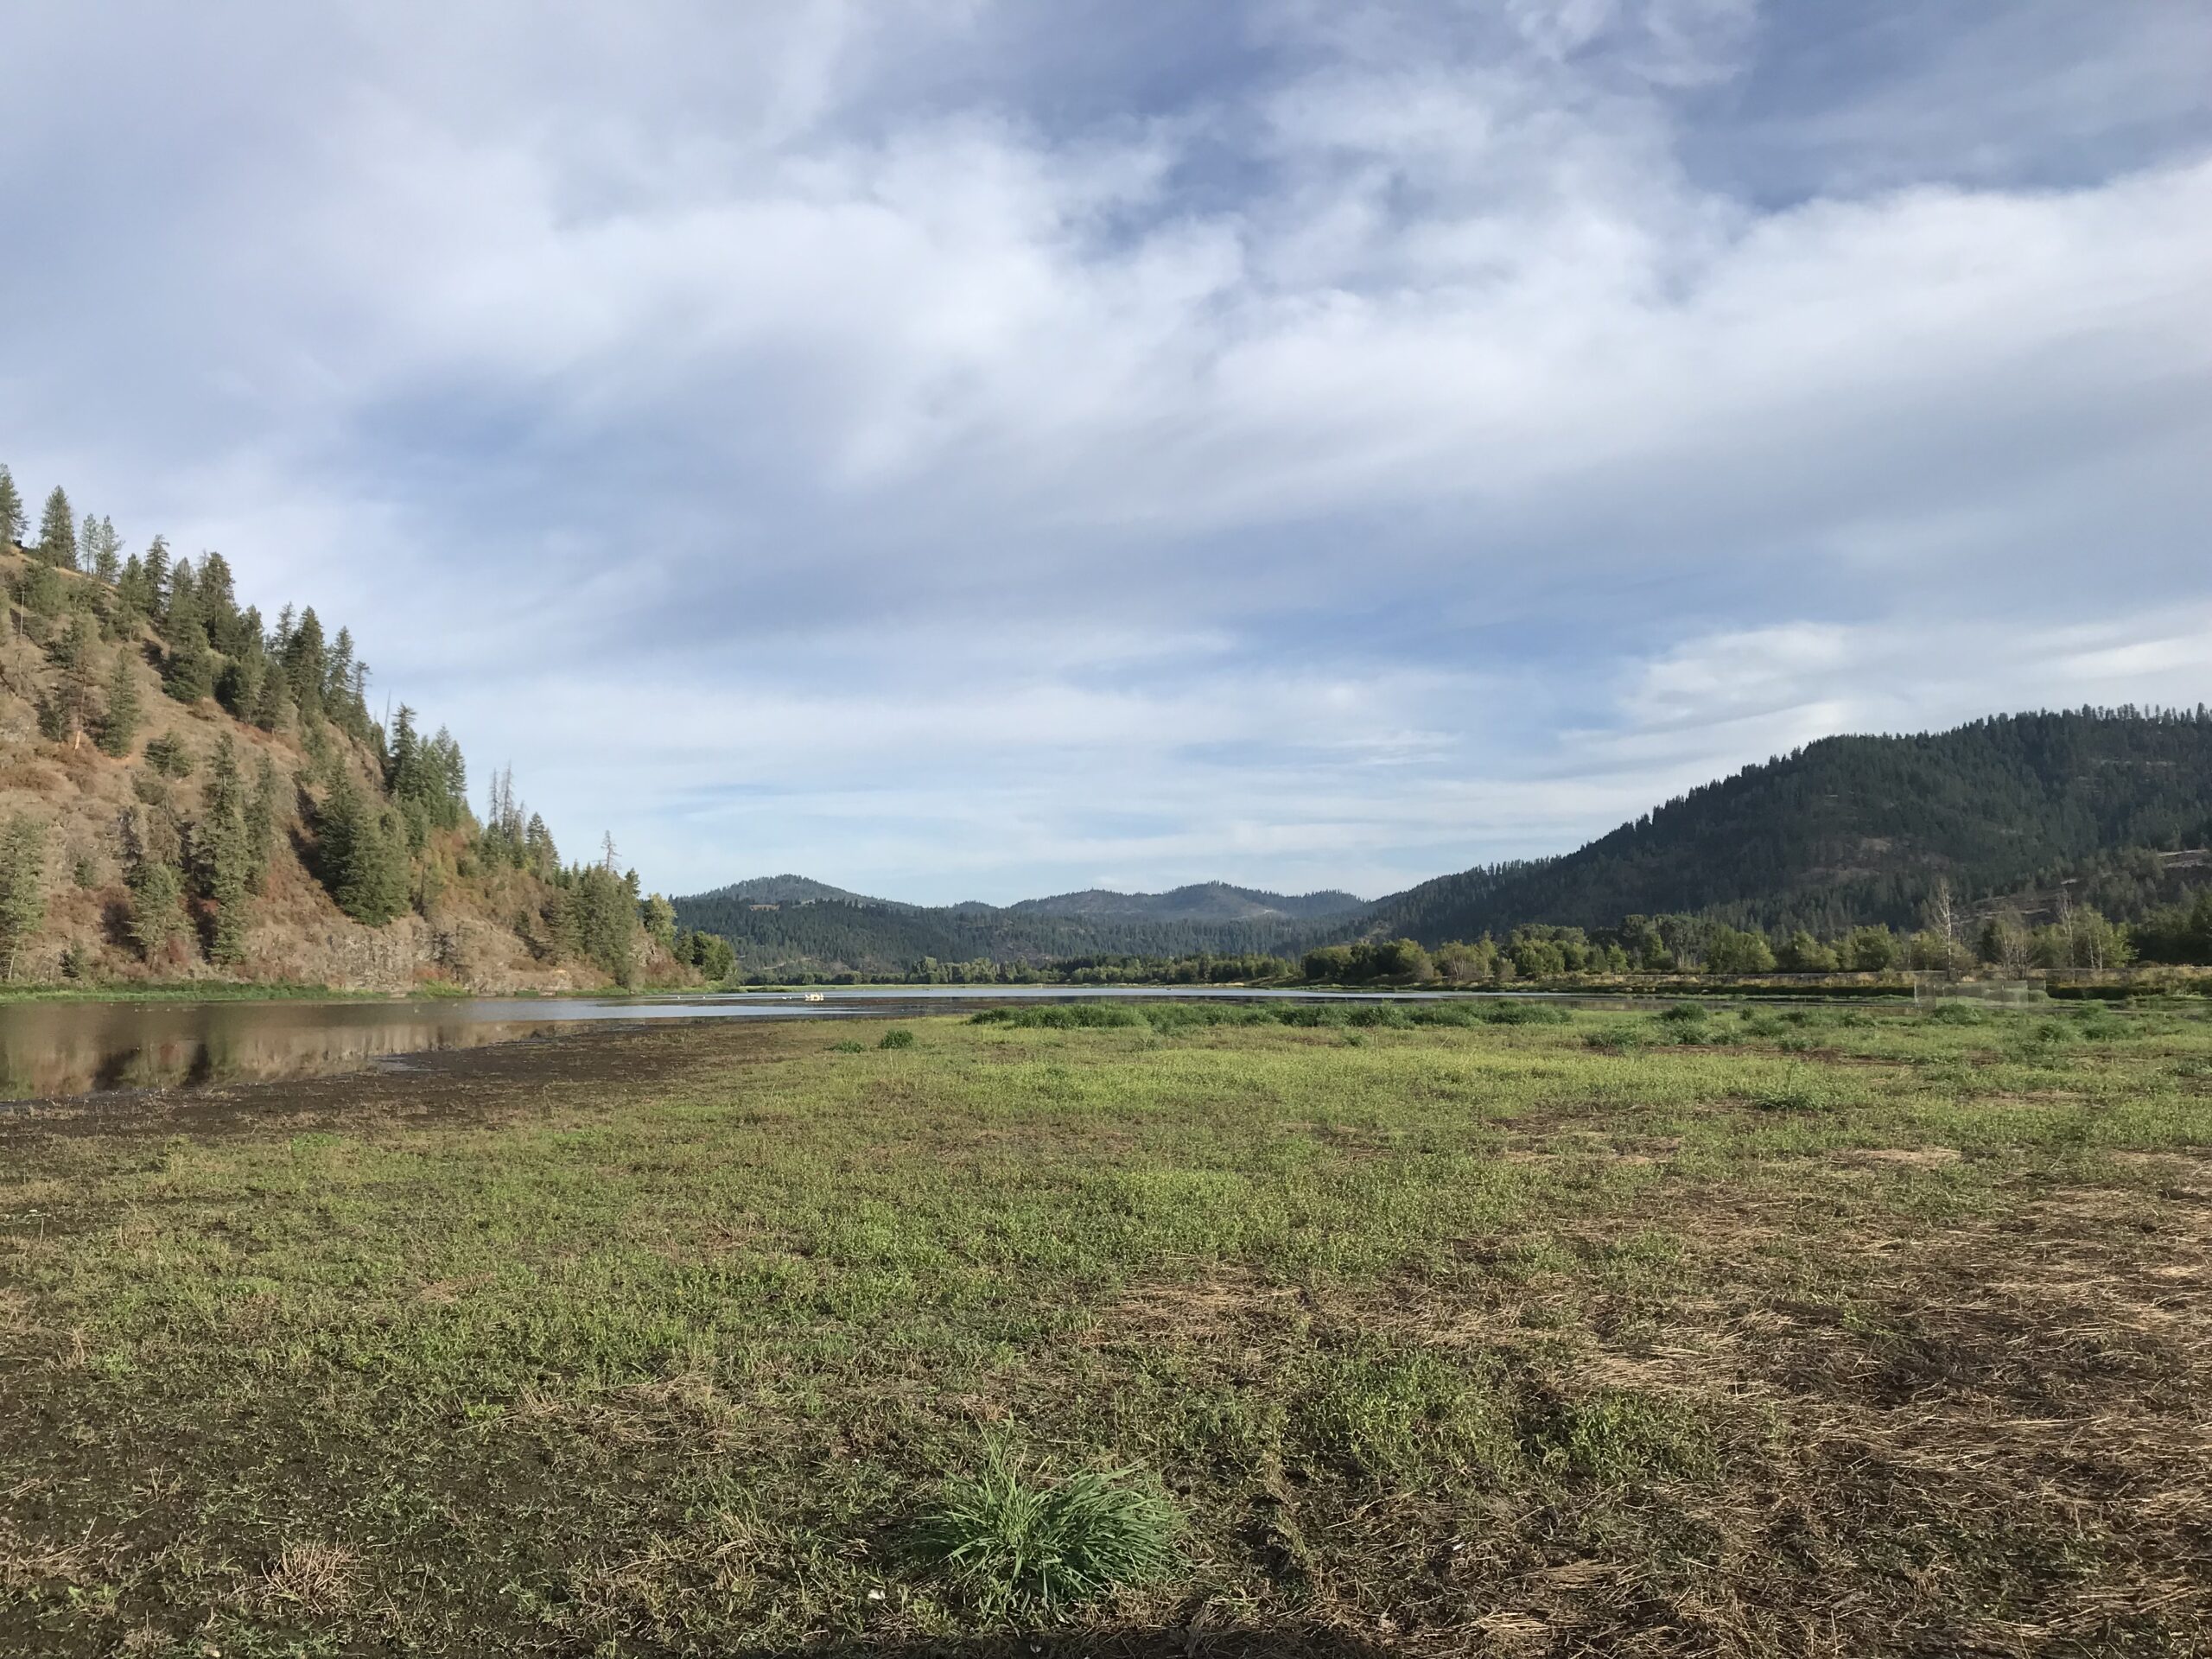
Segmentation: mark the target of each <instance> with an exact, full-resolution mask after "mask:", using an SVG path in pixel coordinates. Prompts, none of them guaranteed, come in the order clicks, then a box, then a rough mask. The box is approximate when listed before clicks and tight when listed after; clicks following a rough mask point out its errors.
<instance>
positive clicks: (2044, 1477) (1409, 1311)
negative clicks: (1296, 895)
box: [0, 1009, 2212, 1656]
mask: <svg viewBox="0 0 2212 1659" xmlns="http://www.w3.org/2000/svg"><path fill="white" fill-rule="evenodd" d="M1379 1017H1380V1018H1383V1019H1384V1020H1388V1019H1389V1018H1391V1017H1392V1016H1389V1015H1383V1016H1379ZM908 1028H909V1029H911V1030H912V1032H913V1033H914V1034H915V1041H914V1042H913V1044H912V1046H908V1047H904V1048H884V1047H880V1046H875V1044H874V1036H875V1033H867V1032H866V1028H865V1027H862V1028H859V1030H858V1031H855V1028H852V1027H847V1028H845V1031H844V1032H843V1033H842V1034H841V1033H837V1032H833V1031H829V1030H825V1029H824V1028H823V1027H818V1026H804V1025H796V1026H786V1027H779V1028H776V1029H772V1030H763V1029H760V1028H758V1027H753V1028H747V1029H737V1028H733V1027H690V1028H684V1029H677V1030H667V1029H664V1030H658V1031H648V1032H632V1033H603V1034H600V1035H595V1036H585V1037H581V1038H576V1039H563V1041H562V1042H559V1043H555V1044H551V1045H546V1046H542V1047H537V1048H518V1049H512V1050H495V1051H486V1053H485V1054H481V1055H477V1056H468V1057H460V1058H456V1059H454V1061H452V1062H451V1063H450V1064H451V1065H453V1066H454V1067H457V1068H459V1070H456V1071H451V1072H449V1073H442V1074H441V1073H434V1074H430V1075H429V1076H427V1077H425V1076H418V1077H414V1078H411V1079H393V1078H389V1077H385V1078H362V1079H353V1080H347V1081H336V1082H331V1081H326V1082H324V1083H321V1084H313V1085H289V1086H283V1087H271V1088H269V1089H265V1090H240V1091H238V1093H236V1094H235V1095H233V1096H226V1097H220V1098H218V1099H216V1100H214V1101H213V1102H212V1103H204V1104H200V1105H179V1104H176V1103H170V1104H168V1105H166V1106H164V1105H162V1104H161V1103H148V1104H145V1105H143V1106H137V1107H129V1108H123V1109H115V1108H110V1109H105V1110H103V1111H99V1112H97V1113H81V1114H79V1113H68V1112H56V1113H48V1114H45V1115H41V1116H35V1117H31V1118H27V1119H19V1120H16V1121H15V1122H12V1123H10V1124H8V1125H6V1126H5V1127H0V1651H4V1652H7V1653H11V1654H12V1653H26V1654H28V1653H40V1654H56V1655H79V1654H81V1655H88V1656H89V1655H107V1654H137V1655H173V1656H187V1655H207V1654H219V1655H222V1656H248V1655H263V1656H274V1655H302V1656H310V1655H340V1654H367V1653H400V1652H418V1653H429V1654H461V1653H470V1654H474V1653H495V1652H496V1653H520V1654H548V1655H554V1654H558V1655H580V1656H581V1655H606V1656H616V1655H620V1656H648V1655H664V1654H720V1655H728V1654H747V1653H770V1652H785V1651H791V1650H793V1649H799V1648H801V1647H804V1646H806V1645H808V1644H810V1643H818V1644H820V1645H821V1647H822V1648H823V1649H825V1650H828V1651H833V1652H840V1653H849V1654H858V1653H899V1654H919V1653H923V1652H935V1651H945V1652H955V1653H963V1654H982V1653H988V1652H996V1651H1001V1650H1002V1645H1003V1644H1005V1643H1006V1642H1007V1637H1008V1636H1009V1633H1011V1632H1015V1631H1020V1632H1022V1633H1021V1634H1020V1635H1019V1636H1018V1637H1014V1639H1013V1640H1012V1643H1011V1644H1010V1645H1003V1650H1005V1651H1008V1652H1013V1653H1022V1654H1027V1653H1031V1652H1063V1651H1065V1652H1077V1651H1080V1652H1084V1653H1096V1652H1110V1651H1122V1650H1125V1651H1130V1652H1147V1653H1149V1652H1163V1651H1164V1652H1173V1653H1229V1652H1237V1653H1259V1652H1268V1653H1314V1654H1329V1655H1337V1656H1343V1655H1352V1654H1368V1653H1401V1652H1402V1653H1414V1654H1438V1655H1442V1654H1454V1655H1457V1654H1467V1653H1498V1654H1508V1655H1524V1654H1525V1655H1546V1654H1558V1655H1567V1654H1580V1653H1605V1654H1611V1655H1636V1654H1725V1655H1762V1654H1825V1655H1837V1656H1844V1655H1852V1656H1858V1655H1868V1654H1899V1653H1905V1654H1930V1655H1933V1654H1952V1653H1961V1652H1974V1653H1990V1654H2022V1655H2026V1654H2037V1655H2044V1654H2103V1653H2111V1654H2129V1655H2162V1654H2170V1655H2183V1654H2202V1653H2204V1652H2206V1651H2209V1650H2212V1480H2209V1479H2208V1477H2209V1476H2212V1441H2208V1433H2207V1418H2208V1413H2212V1024H2208V1023H2207V1022H2206V1020H2204V1019H2203V1018H2202V1016H2201V1015H2200V1014H2196V1013H2194V1012H2189V1011H2167V1010H2159V1009H2133V1010H2127V1011H2122V1012H2106V1011H2101V1010H2085V1011H2079V1012H2060V1013H2011V1012H2006V1013H1993V1014H1979V1013H1972V1012H1970V1013H1967V1014H1945V1015H1943V1016H1941V1017H1935V1018H1931V1017H1929V1016H1927V1015H1923V1014H1915V1013H1912V1012H1910V1011H1895V1012H1880V1013H1869V1012H1859V1011H1852V1010H1841V1009H1821V1010H1813V1011H1807V1012H1802V1013H1792V1012H1781V1011H1777V1010H1772V1009H1769V1010H1763V1011H1760V1012H1758V1013H1755V1014H1749V1015H1744V1014H1715V1015H1710V1016H1706V1017H1702V1018H1700V1017H1698V1016H1694V1015H1692V1016H1687V1017H1676V1018H1671V1019H1661V1018H1658V1017H1656V1016H1653V1015H1649V1014H1626V1013H1623V1014H1577V1015H1575V1016H1573V1018H1572V1019H1570V1020H1566V1021H1564V1022H1560V1023H1522V1024H1495V1023H1472V1024H1467V1025H1464V1026H1462V1025H1432V1026H1418V1027H1416V1026H1403V1027H1400V1026H1393V1025H1390V1024H1388V1023H1383V1024H1377V1025H1373V1026H1368V1027H1359V1026H1353V1025H1349V1024H1345V1025H1334V1026H1332V1025H1319V1026H1293V1025H1285V1024H1281V1023H1279V1022H1276V1021H1274V1020H1255V1021H1253V1022H1250V1023H1236V1022H1230V1023H1205V1022H1203V1021H1202V1020H1200V1018H1199V1017H1198V1016H1196V1015H1192V1016H1190V1017H1187V1018H1186V1017H1182V1016H1177V1015H1174V1014H1160V1015H1158V1016H1156V1017H1155V1018H1154V1019H1153V1020H1148V1021H1147V1022H1146V1023H1143V1024H1139V1025H1129V1026H1118V1027H1080V1026H1072V1025H1071V1026H1065V1027H1053V1026H1050V1025H1043V1026H1035V1025H1025V1024H1022V1023H1019V1022H1005V1021H1001V1022H995V1023H980V1024H978V1023H963V1022H956V1021H954V1020H924V1021H917V1022H913V1023H912V1025H911V1026H910V1027H908ZM862 1033H865V1034H867V1035H868V1037H869V1039H870V1041H869V1043H868V1046H864V1047H861V1049H860V1050H859V1051H858V1052H850V1051H849V1050H848V1049H847V1048H846V1045H847V1043H849V1041H850V1039H851V1038H852V1037H853V1036H855V1035H858V1034H862ZM487 1056H488V1057H489V1058H487ZM579 1057H582V1058H579ZM586 1062H589V1063H586ZM441 1077H443V1079H444V1080H443V1081H442V1082H441V1080H440V1079H441ZM1093 1477H1096V1478H1093ZM1037 1540H1044V1541H1046V1542H1047V1543H1048V1544H1050V1545H1051V1548H1052V1549H1053V1550H1057V1551H1058V1552H1060V1553H1059V1554H1057V1555H1055V1557H1054V1563H1055V1564H1054V1565H1052V1567H1051V1569H1050V1570H1049V1571H1047V1570H1046V1568H1044V1567H1040V1566H1039V1564H1038V1562H1037V1560H1036V1558H1035V1555H1034V1552H1033V1541H1037ZM1025 1552H1028V1553H1027V1554H1025ZM1024 1562H1026V1563H1027V1565H1026V1566H1025V1565H1023V1563H1024Z"/></svg>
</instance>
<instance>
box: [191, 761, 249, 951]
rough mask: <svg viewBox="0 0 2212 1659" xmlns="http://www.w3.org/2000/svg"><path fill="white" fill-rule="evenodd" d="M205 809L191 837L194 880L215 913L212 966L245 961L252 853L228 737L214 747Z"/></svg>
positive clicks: (240, 783)
mask: <svg viewBox="0 0 2212 1659" xmlns="http://www.w3.org/2000/svg"><path fill="white" fill-rule="evenodd" d="M202 799H203V802H204V807H203V810H202V811H201V813H200V822H199V823H198V824H197V825H196V826H194V831H193V836H192V849H193V864H194V869H193V874H194V883H195V885H196V886H197V887H198V889H199V893H200V897H201V898H203V899H207V900H208V901H209V902H210V903H211V904H213V906H214V907H215V909H214V921H213V928H212V930H211V932H210V936H209V938H208V941H207V957H208V960H209V961H211V962H219V963H237V962H240V961H243V960H244V959H245V932H246V925H247V923H248V922H249V920H250V919H251V918H250V917H249V916H248V915H247V913H246V911H247V906H246V888H247V885H248V882H249V881H250V880H251V874H252V851H251V845H250V838H249V834H248V829H247V825H246V800H245V781H244V779H241V778H240V777H239V776H238V749H237V747H236V745H235V744H234V743H233V742H232V740H231V734H229V733H228V732H226V733H224V734H223V735H222V737H221V738H220V739H219V741H217V743H216V745H215V753H214V758H213V760H211V761H210V762H209V764H208V768H207V789H206V791H205V792H204V794H203V797H202Z"/></svg>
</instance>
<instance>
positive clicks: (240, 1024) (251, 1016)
mask: <svg viewBox="0 0 2212 1659" xmlns="http://www.w3.org/2000/svg"><path fill="white" fill-rule="evenodd" d="M1424 995H1433V993H1423V992H1406V993H1357V992H1313V991H1243V990H1224V989H1219V988H1214V987H1211V986H1158V987H1144V988H1129V989H1119V988H1087V987H1068V986H1059V985H1033V986H1031V985H1015V986H992V987H980V986H978V987H970V986H964V985H916V986H908V987H894V988H860V987H839V988H829V987H825V988H823V991H822V993H821V995H820V999H819V1000H818V1001H813V1000H809V999H808V998H807V997H806V996H804V995H803V994H798V993H791V994H785V993H779V992H778V993H758V994H754V993H747V994H742V995H721V996H697V997H688V998H677V997H639V998H606V999H591V998H583V997H575V998H565V997H564V998H559V999H546V1000H543V1001H540V1000H537V999H523V998H498V997H485V998H479V999H473V1000H470V1001H448V1000H446V999H443V998H440V999H437V1000H435V1001H407V1002H14V1003H6V1004H0V1100H8V1101H23V1100H51V1099H56V1098H61V1097H65V1096H72V1095H88V1094H104V1093H111V1092H116V1091H120V1090H142V1089H179V1088H198V1087H202V1086H205V1085H207V1084H217V1083H256V1082H272V1081H278V1080H282V1079H284V1078H288V1077H324V1076H328V1075H330V1074H332V1073H335V1072H341V1071H359V1070H360V1069H362V1068H363V1067H365V1066H369V1065H378V1064H379V1063H382V1062H385V1061H388V1060H394V1059H397V1058H400V1057H402V1056H404V1055H410V1054H429V1053H436V1052H441V1051H443V1050H447V1049H459V1048H481V1047H483V1046H486V1045H487V1044H492V1043H509V1042H515V1041H518V1040H519V1039H524V1038H527V1037H537V1036H544V1035H547V1034H549V1033H554V1032H557V1031H559V1030H561V1029H563V1027H575V1026H578V1025H583V1024H592V1023H607V1022H631V1021H640V1020H837V1019H855V1018H864V1017H870V1016H873V1017H876V1018H881V1017H884V1016H887V1015H897V1014H925V1013H942V1012H944V1010H945V1006H946V1005H947V1004H961V1003H969V1004H974V1005H976V1006H982V1005H985V1004H988V1003H993V1002H1007V1001H1030V1000H1038V999H1041V1000H1046V1001H1073V1000H1077V999H1082V1000H1088V999H1090V998H1096V997H1109V998H1145V997H1167V998H1172V999H1175V1000H1179V1001H1187V1000H1190V999H1192V998H1196V997H1217V998H1230V999H1235V998H1247V999H1254V1000H1259V1001H1277V1000H1281V999H1283V998H1285V997H1315V998H1322V999H1325V1000H1331V1001H1378V1000H1388V999H1389V998H1391V997H1393V996H1397V997H1421V996H1424Z"/></svg>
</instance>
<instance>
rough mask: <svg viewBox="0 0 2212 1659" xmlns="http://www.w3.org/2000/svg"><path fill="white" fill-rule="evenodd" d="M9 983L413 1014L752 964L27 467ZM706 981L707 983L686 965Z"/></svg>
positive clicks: (215, 575)
mask: <svg viewBox="0 0 2212 1659" xmlns="http://www.w3.org/2000/svg"><path fill="white" fill-rule="evenodd" d="M0 609H4V610H5V612H6V614H5V616H4V618H0V972H4V974H5V976H7V977H8V978H10V979H13V980H16V981H18V982H21V981H27V980H29V981H37V980H64V981H69V982H76V983H79V984H86V985H98V984H104V983H114V982H133V981H137V982H143V981H148V980H158V981H175V980H184V979H191V980H204V979H224V980H244V981H263V982H269V981H279V982H287V983H301V982H306V983H315V984H323V985H333V986H344V987H352V988H369V987H374V988H382V989H394V990H397V989H404V988H408V987H410V986H413V985H416V984H417V983H420V982H431V983H435V984H442V985H444V986H448V987H453V986H467V987H471V988H479V989H518V988H538V989H561V988H581V987H599V986H604V985H607V984H610V983H619V984H628V983H639V982H660V983H685V982H694V981H696V979H697V977H698V976H699V975H698V973H697V971H696V965H697V964H698V963H700V962H701V961H702V958H703V960H704V962H705V965H707V966H709V967H710V968H712V969H714V970H715V971H716V972H719V971H720V970H721V969H722V968H723V967H726V965H727V963H726V961H725V960H724V959H723V957H722V956H721V954H719V953H718V952H711V951H709V950H707V944H708V942H704V941H698V940H679V939H678V938H677V936H676V933H675V931H674V912H672V911H671V909H670V908H669V906H668V904H667V901H666V900H665V899H652V898H648V897H646V896H645V895H644V894H642V893H640V892H639V885H638V879H637V876H636V874H634V873H633V872H631V873H626V872H623V871H620V870H619V869H617V868H615V866H614V862H613V857H612V849H611V848H610V849H608V853H607V855H605V856H602V857H601V858H600V859H597V860H594V861H592V862H589V863H584V864H568V863H564V862H563V861H562V860H561V858H560V856H559V855H558V853H557V852H556V849H555V847H554V843H553V837H552V835H551V833H550V831H549V830H548V829H547V828H546V826H545V824H544V823H543V821H542V820H541V819H540V818H538V817H537V815H535V814H533V813H530V812H528V811H526V810H525V809H524V807H523V806H522V804H521V803H520V802H519V801H518V799H517V798H516V796H515V792H514V788H513V785H512V779H511V778H505V777H503V778H499V779H493V787H492V790H491V791H490V800H489V810H488V811H487V812H486V817H484V818H483V819H482V820H481V821H479V819H478V818H477V817H476V816H475V814H474V812H473V811H472V810H470V805H469V801H468V789H467V770H466V767H465V766H464V764H463V761H462V759H461V748H460V746H459V745H458V744H457V743H456V742H454V740H453V738H452V737H451V736H450V735H449V734H448V733H446V732H445V731H443V730H442V729H441V730H438V731H436V732H435V733H431V732H426V731H425V730H423V728H421V727H420V726H419V725H418V723H417V722H416V718H415V715H414V711H413V710H411V709H409V708H407V707H406V706H405V705H404V704H402V705H401V706H400V708H399V709H398V711H397V715H395V716H394V717H393V718H392V719H391V722H390V724H389V726H385V725H380V724H378V722H377V721H374V720H372V718H371V717H370V715H369V709H368V698H367V696H366V690H367V685H368V672H369V671H368V668H367V665H366V664H365V663H363V662H362V661H361V659H360V657H359V654H358V652H357V649H356V645H355V642H354V639H353V635H352V634H351V633H350V632H348V631H347V630H346V628H344V627H337V628H329V627H327V626H326V624H325V622H324V620H323V619H321V618H320V617H318V616H317V614H316V613H315V609H314V608H313V607H293V606H290V605H287V606H285V607H283V609H282V610H281V611H280V612H279V613H277V615H276V616H275V617H274V618H273V619H270V618H264V616H263V615H262V613H260V611H259V610H258V609H257V608H256V607H254V606H252V605H251V604H246V603H242V602H241V600H240V597H239V595H238V592H237V590H236V587H235V584H234V582H233V577H232V569H231V566H230V564H229V562H228V561H227V560H226V559H225V558H224V556H222V555H221V554H220V553H213V552H210V553H203V554H201V555H200V556H198V557H197V558H190V557H181V556H174V555H172V554H171V552H170V550H169V549H168V544H167V543H165V542H164V541H163V540H162V537H158V536H156V537H153V538H152V539H151V540H150V541H149V543H147V544H146V545H145V547H144V548H143V550H139V551H128V552H126V550H125V548H124V542H123V538H122V537H121V536H120V535H119V534H118V532H117V531H116V530H115V528H114V526H113V525H112V524H111V523H110V522H109V521H108V519H107V518H105V517H104V516H103V517H96V516H94V515H93V514H92V513H89V512H88V513H86V514H84V515H83V516H82V517H81V518H79V516H78V514H77V512H76V510H75V508H74V507H73V505H72V503H71V502H70V500H69V498H68V495H67V492H66V491H64V490H62V489H60V488H59V487H56V488H55V489H54V490H53V491H52V492H51V493H49V494H48V495H47V497H46V498H45V505H44V508H43V511H42V512H41V513H40V514H39V515H38V519H37V524H36V527H35V531H34V529H33V526H32V524H31V522H30V515H29V512H27V511H26V506H25V503H24V501H23V499H22V496H21V495H20V494H19V493H18V492H17V489H16V483H15V480H14V479H13V477H12V476H11V475H10V473H9V470H8V468H7V467H4V466H0ZM681 958H689V959H681Z"/></svg>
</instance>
